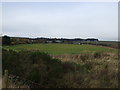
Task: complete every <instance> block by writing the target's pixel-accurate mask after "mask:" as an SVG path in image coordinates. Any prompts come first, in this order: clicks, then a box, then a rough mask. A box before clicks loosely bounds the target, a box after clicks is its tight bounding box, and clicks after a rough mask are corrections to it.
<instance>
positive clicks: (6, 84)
mask: <svg viewBox="0 0 120 90" xmlns="http://www.w3.org/2000/svg"><path fill="white" fill-rule="evenodd" d="M4 88H8V70H5V71H4Z"/></svg>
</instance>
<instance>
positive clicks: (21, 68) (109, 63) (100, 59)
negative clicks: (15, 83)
mask: <svg viewBox="0 0 120 90" xmlns="http://www.w3.org/2000/svg"><path fill="white" fill-rule="evenodd" d="M52 46H54V45H53V44H50V46H49V45H47V44H45V45H43V44H33V46H32V45H16V46H10V47H4V48H5V49H3V52H2V53H3V54H2V55H3V71H4V70H5V69H7V70H8V71H9V73H10V74H12V75H16V76H20V77H24V78H26V79H28V80H31V81H33V82H35V83H39V84H40V85H41V86H43V87H45V88H46V87H48V88H51V87H54V88H56V87H57V88H63V87H64V88H71V87H72V88H117V87H118V57H117V54H116V53H115V52H116V50H114V49H108V48H101V47H97V46H88V45H85V46H82V45H81V46H79V48H78V45H74V46H73V45H68V44H66V45H62V44H60V45H57V44H55V46H54V47H52ZM68 46H69V47H68ZM93 47H94V48H93ZM35 48H37V49H39V50H38V51H37V50H33V49H35ZM10 49H11V50H10ZM15 50H16V51H15ZM44 50H47V52H49V53H52V54H55V53H57V54H63V53H69V54H73V53H74V55H73V56H72V55H70V56H67V57H69V60H68V61H67V60H66V59H67V58H66V59H65V58H64V57H63V56H60V55H58V56H57V55H55V56H54V58H52V57H50V56H49V55H48V54H46V53H44V52H41V51H44ZM71 50H72V51H71ZM84 50H90V51H93V53H86V52H84ZM94 50H96V51H98V52H94ZM101 50H102V51H104V52H101ZM18 51H19V52H18ZM81 51H83V52H81ZM99 51H100V52H99ZM106 51H107V52H106ZM108 51H110V52H111V53H110V52H108ZM78 53H79V54H78ZM61 57H62V58H61ZM65 57H66V56H65ZM58 58H61V59H65V60H59V59H58ZM33 87H34V86H33ZM36 88H37V87H36ZM39 88H40V87H39Z"/></svg>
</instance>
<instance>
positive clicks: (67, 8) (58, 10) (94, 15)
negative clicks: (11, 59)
mask: <svg viewBox="0 0 120 90" xmlns="http://www.w3.org/2000/svg"><path fill="white" fill-rule="evenodd" d="M2 14H3V34H6V35H9V36H20V37H57V38H98V39H100V40H117V39H118V4H117V2H103V3H101V2H96V3H95V2H57V3H55V2H45V3H43V2H38V3H37V2H18V3H15V2H13V3H12V2H6V3H3V6H2Z"/></svg>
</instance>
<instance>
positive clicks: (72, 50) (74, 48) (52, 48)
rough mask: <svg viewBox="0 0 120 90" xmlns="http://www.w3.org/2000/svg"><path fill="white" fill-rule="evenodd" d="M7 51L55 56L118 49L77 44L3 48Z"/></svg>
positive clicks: (114, 50) (25, 45)
mask: <svg viewBox="0 0 120 90" xmlns="http://www.w3.org/2000/svg"><path fill="white" fill-rule="evenodd" d="M3 48H5V49H12V50H16V51H20V50H39V51H42V52H46V53H49V54H53V55H60V54H80V53H82V52H88V53H92V52H117V49H112V48H107V47H100V46H95V45H75V44H20V45H14V46H3Z"/></svg>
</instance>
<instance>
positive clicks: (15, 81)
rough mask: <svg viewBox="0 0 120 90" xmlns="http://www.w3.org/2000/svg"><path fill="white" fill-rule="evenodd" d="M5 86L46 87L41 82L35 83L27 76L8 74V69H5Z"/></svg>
mask: <svg viewBox="0 0 120 90" xmlns="http://www.w3.org/2000/svg"><path fill="white" fill-rule="evenodd" d="M3 88H45V87H44V86H42V85H40V84H39V83H35V82H33V81H31V80H27V79H25V78H22V77H19V76H15V75H11V74H8V70H5V71H4V76H3Z"/></svg>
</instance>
